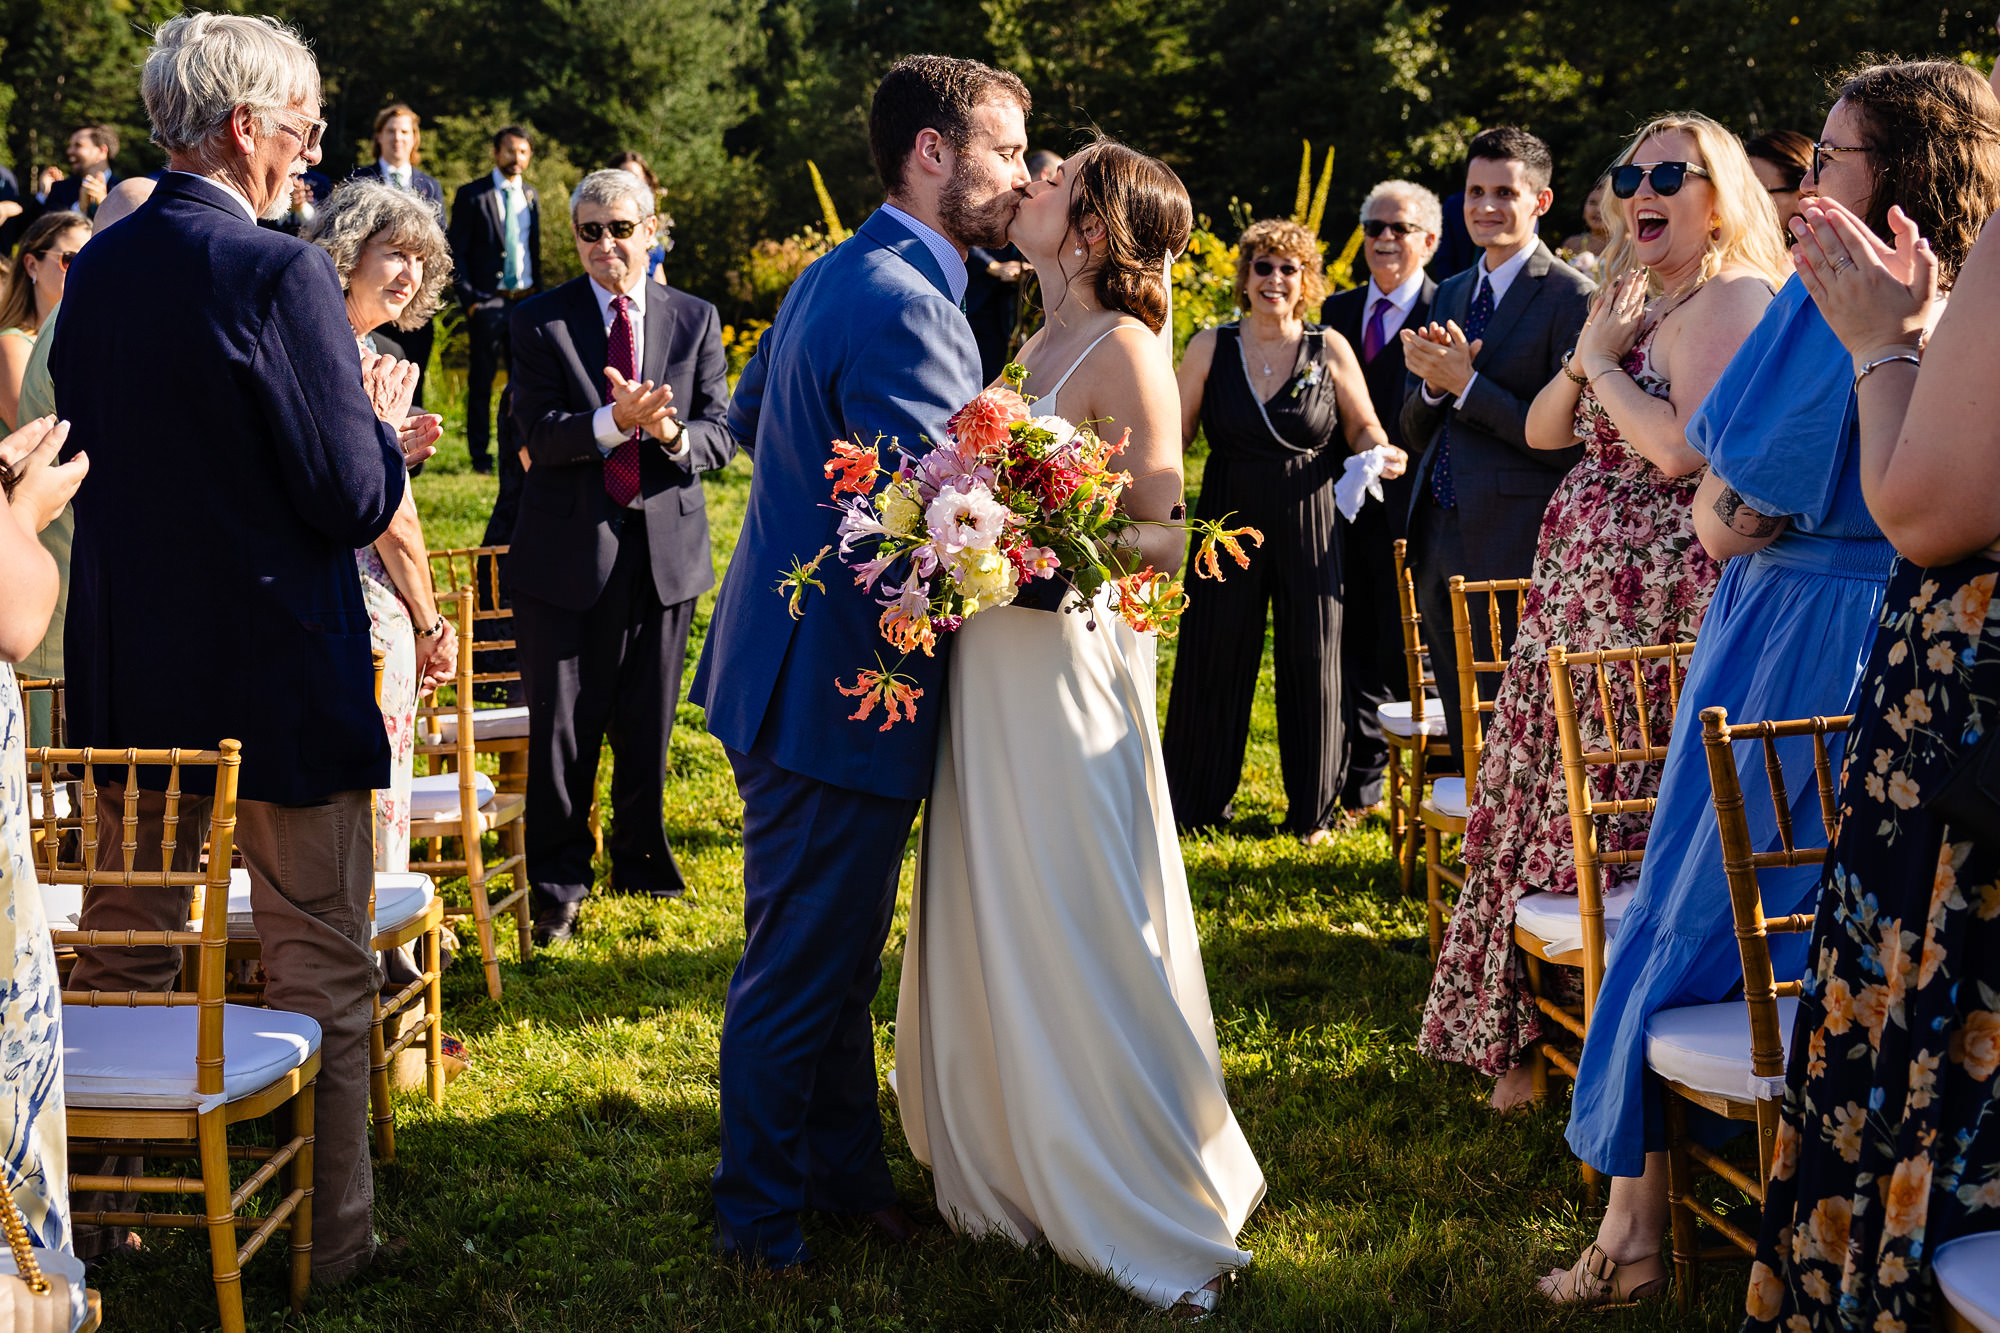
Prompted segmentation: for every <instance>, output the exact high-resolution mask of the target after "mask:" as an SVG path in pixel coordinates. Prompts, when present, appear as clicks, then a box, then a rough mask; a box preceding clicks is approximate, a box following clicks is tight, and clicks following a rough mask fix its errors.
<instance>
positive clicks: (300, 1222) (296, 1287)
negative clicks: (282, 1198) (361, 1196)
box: [291, 1079, 318, 1314]
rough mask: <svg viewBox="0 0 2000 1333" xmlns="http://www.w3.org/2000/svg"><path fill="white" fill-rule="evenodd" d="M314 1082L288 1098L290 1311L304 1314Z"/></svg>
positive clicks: (310, 1241) (309, 1267)
mask: <svg viewBox="0 0 2000 1333" xmlns="http://www.w3.org/2000/svg"><path fill="white" fill-rule="evenodd" d="M317 1084H318V1080H317V1079H315V1080H314V1082H312V1083H308V1084H306V1085H305V1087H303V1088H301V1089H299V1095H298V1096H296V1097H294V1098H292V1133H293V1134H295V1135H297V1136H298V1138H299V1139H300V1140H301V1142H300V1144H299V1151H298V1155H297V1156H296V1157H294V1158H292V1188H293V1189H294V1190H295V1191H297V1192H298V1194H299V1206H298V1207H297V1208H295V1209H293V1210H292V1291H291V1295H292V1312H293V1313H294V1314H304V1313H305V1309H306V1288H307V1287H308V1286H310V1285H311V1284H312V1248H313V1230H312V1217H313V1213H312V1208H313V1096H314V1093H315V1092H316V1091H317Z"/></svg>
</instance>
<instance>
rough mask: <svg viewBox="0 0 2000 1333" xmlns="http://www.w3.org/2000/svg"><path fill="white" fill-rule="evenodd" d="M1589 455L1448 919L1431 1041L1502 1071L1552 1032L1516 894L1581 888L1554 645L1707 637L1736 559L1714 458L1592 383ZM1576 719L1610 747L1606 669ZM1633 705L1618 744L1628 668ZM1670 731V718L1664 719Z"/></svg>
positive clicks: (1628, 773)
mask: <svg viewBox="0 0 2000 1333" xmlns="http://www.w3.org/2000/svg"><path fill="white" fill-rule="evenodd" d="M1658 331H1659V325H1658V324H1655V325H1654V326H1653V327H1652V328H1650V329H1648V330H1646V331H1645V333H1644V334H1642V335H1641V337H1640V339H1639V341H1638V342H1637V343H1636V344H1634V345H1633V347H1632V350H1631V351H1630V352H1628V353H1627V354H1626V356H1625V360H1624V362H1623V366H1624V370H1625V372H1626V373H1627V374H1629V375H1630V376H1631V377H1632V380H1633V382H1634V383H1636V384H1637V385H1638V386H1639V387H1640V388H1641V389H1644V390H1645V391H1646V392H1647V393H1649V394H1651V395H1652V396H1653V397H1655V398H1665V397H1666V396H1667V381H1666V380H1665V379H1663V378H1662V377H1661V376H1660V375H1659V374H1658V373H1657V372H1656V371H1655V370H1654V369H1653V365H1652V360H1651V353H1652V345H1653V337H1654V335H1655V334H1656V333H1657V332H1658ZM1576 434H1577V438H1578V439H1580V440H1582V441H1583V446H1584V456H1583V460H1582V461H1581V462H1579V463H1578V464H1577V465H1576V466H1575V467H1574V468H1571V469H1570V472H1569V475H1568V476H1567V477H1565V478H1563V482H1562V485H1561V486H1559V487H1558V488H1557V489H1556V493H1555V494H1554V495H1553V496H1551V497H1550V499H1549V507H1548V511H1547V512H1546V513H1545V514H1544V515H1543V518H1542V535H1541V541H1540V544H1539V547H1538V549H1537V550H1536V553H1535V569H1534V585H1533V586H1532V587H1531V588H1530V589H1529V590H1528V592H1527V595H1526V597H1525V598H1524V600H1523V603H1522V608H1521V625H1520V629H1519V630H1518V632H1517V633H1516V634H1515V637H1514V650H1513V656H1512V657H1511V658H1510V659H1509V660H1508V664H1507V670H1506V672H1505V673H1504V674H1503V675H1502V676H1501V680H1500V687H1499V690H1498V691H1497V692H1496V694H1495V696H1494V705H1493V716H1492V721H1491V722H1490V724H1489V725H1488V727H1487V731H1486V748H1485V752H1484V754H1483V756H1482V758H1481V760H1480V764H1479V777H1478V783H1477V791H1476V793H1475V795H1474V799H1473V801H1472V803H1471V812H1470V816H1469V818H1468V819H1467V820H1466V828H1465V850H1464V856H1465V870H1466V878H1465V889H1464V891H1463V892H1462V893H1461V895H1460V896H1459V900H1458V909H1457V912H1456V913H1455V914H1454V915H1453V917H1452V919H1451V924H1450V926H1449V927H1448V928H1447V929H1446V932H1445V937H1444V945H1443V948H1442V950H1441V952H1440V953H1439V955H1438V964H1437V971H1436V973H1435V974H1434V975H1433V976H1432V978H1431V996H1430V1003H1429V1004H1428V1005H1427V1006H1426V1007H1425V1010H1424V1018H1423V1026H1422V1030H1421V1033H1420V1035H1419V1038H1418V1042H1419V1048H1420V1049H1421V1050H1422V1051H1423V1052H1424V1053H1425V1054H1426V1055H1430V1056H1434V1057H1436V1058H1438V1059H1441V1060H1452V1061H1456V1062H1458V1063H1460V1064H1467V1065H1471V1066H1472V1067H1473V1068H1474V1069H1477V1070H1478V1071H1479V1072H1480V1073H1482V1074H1486V1075H1489V1076H1491V1077H1496V1078H1497V1077H1498V1076H1500V1075H1502V1074H1504V1073H1506V1072H1507V1071H1508V1070H1510V1069H1512V1068H1514V1067H1515V1066H1516V1065H1517V1064H1519V1063H1520V1053H1521V1052H1522V1051H1523V1050H1525V1049H1526V1048H1527V1047H1528V1045H1529V1044H1530V1043H1531V1042H1533V1041H1534V1040H1535V1039H1536V1038H1537V1037H1539V1036H1540V1035H1541V1016H1540V1014H1539V1013H1538V1012H1537V1011H1536V1009H1535V1001H1534V996H1533V994H1532V993H1531V992H1530V991H1529V989H1528V983H1527V976H1526V973H1525V972H1524V971H1523V969H1522V967H1521V964H1520V960H1519V959H1518V957H1517V956H1516V954H1515V950H1514V904H1515V901H1516V900H1517V899H1518V898H1519V897H1520V896H1521V895H1522V894H1525V893H1533V892H1536V891H1538V890H1550V891H1554V892H1557V893H1575V892H1576V859H1575V854H1574V851H1573V849H1572V846H1571V841H1570V824H1569V802H1568V797H1567V794H1566V792H1565V790H1564V786H1563V777H1562V754H1561V751H1560V750H1559V749H1558V747H1557V746H1556V745H1555V744H1554V736H1555V697H1554V688H1553V686H1552V685H1551V683H1550V680H1549V666H1548V653H1549V649H1550V647H1552V646H1555V645H1560V646H1562V647H1564V648H1567V649H1570V650H1571V651H1575V652H1588V651H1592V650H1595V649H1602V648H1627V647H1633V646H1637V645H1645V644H1659V643H1679V642H1683V641H1685V640H1688V639H1692V638H1694V637H1695V632H1696V630H1698V629H1699V628H1700V627H1701V618H1702V613H1703V612H1704V611H1706V610H1707V608H1708V599H1709V594H1710V593H1712V592H1714V591H1715V585H1716V581H1717V579H1719V578H1720V577H1721V572H1722V571H1721V566H1719V565H1718V564H1716V563H1715V562H1714V561H1713V560H1711V559H1709V557H1708V553H1707V552H1706V551H1704V550H1703V549H1702V547H1701V544H1700V543H1699V542H1697V541H1696V540H1695V536H1694V519H1693V517H1692V515H1691V514H1690V512H1689V506H1690V505H1691V504H1692V503H1693V501H1694V493H1695V488H1696V487H1697V486H1698V485H1700V483H1701V477H1702V472H1701V470H1700V469H1697V470H1695V471H1694V472H1691V473H1689V474H1688V475H1686V476H1683V477H1677V478H1670V477H1668V476H1667V475H1666V474H1665V473H1663V472H1661V471H1660V470H1659V469H1658V468H1657V467H1654V466H1653V464H1652V463H1651V462H1649V461H1648V460H1647V459H1646V457H1645V456H1644V455H1642V454H1640V453H1639V452H1638V451H1637V450H1636V449H1633V448H1632V447H1631V446H1629V445H1627V444H1626V443H1625V442H1624V439H1623V438H1622V437H1621V436H1620V435H1619V433H1618V427H1617V426H1616V425H1615V424H1614V423H1613V422H1612V420H1611V416H1610V414H1609V413H1607V412H1606V411H1605V410H1604V405H1603V404H1602V403H1601V402H1599V401H1598V398H1597V395H1596V394H1595V393H1594V392H1592V391H1591V390H1590V389H1589V388H1585V389H1584V390H1583V392H1582V394H1581V395H1580V397H1579V399H1578V401H1577V406H1576ZM1666 670H1667V668H1666V666H1665V664H1664V663H1653V664H1650V665H1649V679H1648V681H1647V689H1648V691H1649V692H1650V695H1651V697H1652V698H1653V699H1655V700H1657V701H1661V707H1656V708H1655V710H1654V711H1655V713H1656V714H1659V713H1661V712H1662V711H1663V707H1664V700H1665V699H1666V697H1667V689H1666ZM1576 683H1577V689H1576V699H1577V726H1578V727H1579V728H1580V730H1581V732H1582V739H1583V748H1584V749H1585V750H1586V751H1591V750H1606V749H1610V748H1611V740H1610V737H1609V735H1608V734H1607V731H1606V723H1605V720H1604V715H1603V705H1602V704H1601V702H1600V701H1599V699H1598V695H1597V690H1596V687H1595V683H1594V679H1593V676H1592V674H1591V673H1589V672H1583V673H1579V674H1578V675H1577V677H1576ZM1611 691H1612V700H1613V709H1614V711H1615V712H1616V713H1617V715H1618V717H1619V719H1620V729H1621V731H1622V733H1623V734H1622V735H1621V736H1620V737H1619V742H1618V743H1619V745H1620V746H1621V747H1623V748H1632V747H1636V746H1638V745H1639V744H1640V735H1639V727H1638V721H1637V717H1638V713H1637V707H1636V704H1635V702H1634V700H1633V697H1632V694H1633V691H1632V686H1631V681H1630V677H1629V676H1616V677H1614V678H1613V680H1612V685H1611ZM1653 725H1654V732H1653V735H1654V739H1655V743H1658V744H1664V743H1665V741H1666V739H1667V737H1668V735H1669V734H1670V733H1671V730H1672V723H1671V719H1670V718H1667V717H1664V716H1656V717H1655V719H1654V724H1653ZM1591 780H1592V782H1594V783H1595V784H1597V790H1598V795H1599V796H1600V797H1603V798H1607V799H1608V798H1610V797H1611V796H1613V795H1614V794H1615V795H1616V796H1617V797H1619V798H1622V799H1625V800H1638V799H1642V798H1644V797H1649V796H1652V795H1654V794H1655V792H1656V791H1657V790H1658V788H1659V782H1660V766H1659V765H1658V764H1624V765H1620V766H1618V767H1617V768H1616V769H1612V768H1609V767H1606V768H1598V769H1593V770H1591ZM1646 823H1647V821H1646V820H1645V818H1644V817H1643V816H1639V815H1622V816H1614V817H1613V818H1612V819H1611V820H1610V821H1609V824H1608V827H1607V829H1606V830H1605V832H1604V834H1603V835H1602V846H1603V848H1604V850H1606V851H1624V850H1629V849H1633V848H1640V847H1643V846H1645V843H1646ZM1637 875H1638V868H1637V866H1606V867H1605V868H1604V887H1605V888H1606V890H1610V889H1612V888H1615V887H1617V886H1618V885H1619V884H1620V883H1621V882H1623V881H1624V880H1625V879H1633V878H1636V877H1637Z"/></svg>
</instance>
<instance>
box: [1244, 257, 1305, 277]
mask: <svg viewBox="0 0 2000 1333" xmlns="http://www.w3.org/2000/svg"><path fill="white" fill-rule="evenodd" d="M1250 271H1251V272H1252V273H1255V274H1256V275H1257V276H1258V277H1260V278H1268V277H1270V276H1271V274H1272V273H1273V272H1274V271H1275V272H1278V273H1282V274H1284V275H1285V276H1286V277H1288V278H1290V277H1294V276H1296V275H1297V273H1298V271H1299V266H1298V265H1297V264H1294V263H1292V262H1290V261H1289V260H1287V261H1286V262H1285V263H1282V264H1274V263H1272V262H1271V261H1270V260H1268V259H1260V260H1258V261H1257V262H1256V263H1254V264H1252V265H1251V266H1250Z"/></svg>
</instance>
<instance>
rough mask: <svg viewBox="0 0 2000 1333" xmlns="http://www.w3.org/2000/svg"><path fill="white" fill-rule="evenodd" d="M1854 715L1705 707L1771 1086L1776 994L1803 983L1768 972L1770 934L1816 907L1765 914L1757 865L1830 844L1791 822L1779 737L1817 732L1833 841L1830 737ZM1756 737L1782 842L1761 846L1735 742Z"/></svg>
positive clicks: (1733, 895)
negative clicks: (1793, 715)
mask: <svg viewBox="0 0 2000 1333" xmlns="http://www.w3.org/2000/svg"><path fill="white" fill-rule="evenodd" d="M1852 721H1853V719H1852V718H1851V717H1813V718H1801V719H1798V720H1796V721H1789V722H1739V723H1736V724H1734V725H1731V723H1730V721H1729V712H1728V710H1727V709H1724V708H1704V709H1702V710H1701V736H1702V743H1703V745H1705V746H1706V747H1707V749H1708V780H1709V784H1710V786H1711V788H1712V789H1713V792H1714V800H1715V822H1716V831H1717V833H1718V834H1719V835H1720V837H1721V841H1722V873H1723V875H1724V876H1725V877H1726V878H1727V879H1728V881H1729V910H1730V913H1731V915H1732V916H1734V918H1735V921H1736V944H1737V949H1738V951H1739V952H1740V953H1741V954H1742V958H1743V998H1744V1000H1745V1002H1746V1003H1747V1004H1748V1005H1749V1007H1750V1062H1751V1072H1752V1074H1753V1075H1755V1076H1756V1077H1757V1078H1758V1079H1759V1080H1760V1081H1762V1082H1763V1083H1764V1085H1765V1086H1766V1087H1767V1088H1772V1089H1776V1088H1778V1087H1782V1085H1783V1082H1784V1077H1785V1046H1784V1034H1783V1033H1782V1032H1781V1031H1780V1030H1779V1027H1778V997H1779V996H1780V995H1796V994H1798V993H1799V983H1798V982H1796V981H1787V982H1778V981H1775V980H1774V979H1773V976H1772V972H1771V946H1770V941H1769V939H1768V938H1767V936H1769V935H1772V934H1777V933H1781V932H1798V931H1805V930H1810V929H1811V928H1812V922H1813V914H1812V913H1811V912H1797V913H1794V914H1792V915H1791V916H1784V917H1776V918H1766V917H1765V915H1764V897H1763V893H1762V892H1761V891H1760V889H1759V887H1758V883H1757V872H1758V871H1760V870H1771V869H1778V868H1789V867H1792V866H1810V865H1820V864H1823V863H1824V862H1825V861H1826V858H1827V848H1826V846H1824V845H1822V846H1819V847H1801V846H1799V844H1798V840H1797V836H1796V833H1795V830H1794V829H1793V827H1792V805H1791V797H1790V794H1789V792H1788V791H1787V789H1786V787H1785V769H1784V764H1783V763H1782V762H1781V761H1780V759H1779V756H1778V742H1779V741H1780V740H1784V739H1787V738H1790V737H1795V736H1807V737H1811V739H1812V755H1813V780H1814V781H1815V782H1817V783H1818V784H1819V813H1820V818H1819V824H1820V833H1821V835H1822V836H1823V837H1824V838H1825V839H1826V842H1827V843H1829V844H1830V843H1831V842H1832V841H1833V832H1834V825H1835V822H1836V801H1837V799H1838V798H1837V793H1836V792H1835V790H1834V786H1833V782H1834V776H1833V764H1832V761H1831V759H1830V758H1829V757H1828V755H1827V745H1826V738H1827V737H1828V736H1836V735H1840V734H1841V733H1843V732H1845V731H1846V730H1847V727H1848V724H1849V723H1850V722H1852ZM1739 741H1758V742H1761V743H1762V745H1763V747H1764V772H1765V774H1766V776H1767V777H1768V778H1769V784H1770V798H1771V806H1772V809H1773V811H1774V812H1775V814H1776V819H1777V832H1778V848H1777V850H1775V851H1769V852H1760V851H1758V850H1757V849H1756V845H1755V844H1754V843H1753V842H1752V841H1751V833H1750V819H1749V814H1748V811H1747V810H1746V809H1745V807H1744V802H1743V784H1742V781H1741V779H1740V778H1739V777H1738V775H1737V772H1736V750H1735V747H1736V744H1737V742H1739Z"/></svg>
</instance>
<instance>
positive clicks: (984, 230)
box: [938, 164, 1021, 249]
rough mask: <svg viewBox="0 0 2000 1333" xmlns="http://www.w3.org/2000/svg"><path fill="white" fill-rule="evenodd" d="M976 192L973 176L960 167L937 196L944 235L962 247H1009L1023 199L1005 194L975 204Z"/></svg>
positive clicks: (1004, 192) (962, 166) (1009, 193)
mask: <svg viewBox="0 0 2000 1333" xmlns="http://www.w3.org/2000/svg"><path fill="white" fill-rule="evenodd" d="M973 188H974V181H973V178H972V173H971V172H969V171H967V170H966V169H965V166H964V165H963V164H961V165H960V166H959V169H958V170H956V171H954V172H952V174H951V179H950V180H948V181H946V182H945V186H944V190H943V192H942V193H940V194H939V195H938V221H939V222H941V223H943V224H944V234H945V235H946V236H948V237H950V238H951V239H952V240H954V241H956V242H958V244H960V245H963V246H967V247H970V246H975V245H981V246H990V247H992V248H994V249H998V248H999V247H1000V246H1003V245H1005V244H1007V229H1008V228H1009V227H1012V226H1013V225H1014V210H1015V209H1016V208H1018V207H1019V206H1020V203H1021V196H1020V195H1019V194H1017V193H1016V192H1014V191H1013V190H1003V191H1001V192H1000V194H999V195H998V196H996V197H995V198H992V199H989V200H987V201H986V202H985V203H983V204H975V203H973V202H972V191H973Z"/></svg>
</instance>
